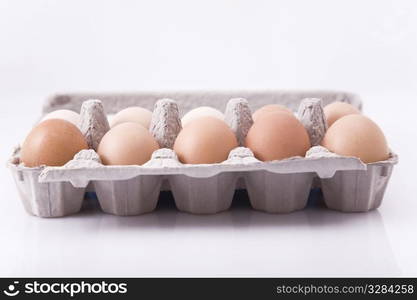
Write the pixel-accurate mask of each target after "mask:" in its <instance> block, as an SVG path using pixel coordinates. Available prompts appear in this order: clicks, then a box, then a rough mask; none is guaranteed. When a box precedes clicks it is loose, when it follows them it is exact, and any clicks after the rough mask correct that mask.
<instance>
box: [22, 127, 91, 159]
mask: <svg viewBox="0 0 417 300" xmlns="http://www.w3.org/2000/svg"><path fill="white" fill-rule="evenodd" d="M82 149H88V146H87V142H86V140H85V138H84V136H83V134H82V133H81V131H80V130H79V129H78V128H77V127H76V126H75V125H74V124H72V123H71V122H68V121H65V120H61V119H49V120H45V121H43V122H41V123H39V124H38V125H36V126H35V127H34V128H33V129H32V130H31V131H30V133H29V135H28V136H27V137H26V139H25V141H24V142H23V144H22V149H21V156H20V159H21V161H22V162H23V164H24V165H25V166H26V167H37V166H41V165H47V166H62V165H64V164H66V163H67V162H68V161H70V160H71V159H73V157H74V155H75V154H77V153H78V152H79V151H81V150H82Z"/></svg>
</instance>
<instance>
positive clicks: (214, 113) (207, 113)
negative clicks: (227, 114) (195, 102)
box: [181, 106, 224, 127]
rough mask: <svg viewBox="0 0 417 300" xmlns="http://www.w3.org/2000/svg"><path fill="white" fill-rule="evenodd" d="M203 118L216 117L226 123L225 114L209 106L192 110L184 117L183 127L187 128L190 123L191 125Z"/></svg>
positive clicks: (182, 120)
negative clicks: (192, 122) (193, 121)
mask: <svg viewBox="0 0 417 300" xmlns="http://www.w3.org/2000/svg"><path fill="white" fill-rule="evenodd" d="M201 117H214V118H217V119H220V120H222V121H224V114H223V113H222V112H220V111H219V110H217V109H215V108H213V107H209V106H200V107H197V108H194V109H192V110H190V111H189V112H187V113H186V114H185V115H184V116H183V117H182V119H181V123H182V127H184V126H186V125H187V124H188V123H190V121H192V120H195V119H198V118H201Z"/></svg>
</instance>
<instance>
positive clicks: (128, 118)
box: [110, 106, 152, 128]
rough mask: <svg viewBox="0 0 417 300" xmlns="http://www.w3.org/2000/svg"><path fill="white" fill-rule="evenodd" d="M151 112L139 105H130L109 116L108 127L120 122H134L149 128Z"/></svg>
mask: <svg viewBox="0 0 417 300" xmlns="http://www.w3.org/2000/svg"><path fill="white" fill-rule="evenodd" d="M151 119H152V112H151V111H150V110H147V109H146V108H142V107H139V106H131V107H128V108H125V109H123V110H121V111H119V112H118V113H117V114H115V115H114V116H113V117H112V118H111V124H110V127H111V128H113V127H115V126H117V125H119V124H121V123H126V122H134V123H138V124H140V125H142V126H143V127H145V128H149V125H150V123H151Z"/></svg>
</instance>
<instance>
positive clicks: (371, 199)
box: [8, 91, 398, 217]
mask: <svg viewBox="0 0 417 300" xmlns="http://www.w3.org/2000/svg"><path fill="white" fill-rule="evenodd" d="M94 99H100V100H94ZM171 99H175V100H171ZM334 101H342V102H347V103H350V104H352V105H354V106H355V107H357V108H358V109H360V110H361V109H362V102H361V100H360V99H359V97H358V96H356V95H354V94H351V93H345V92H331V91H304V92H300V91H265V92H248V91H239V92H165V93H159V92H154V93H152V92H149V93H135V94H60V95H55V96H53V97H51V98H49V99H48V100H47V101H46V103H45V105H44V107H43V115H45V114H46V113H48V112H51V111H54V110H57V109H70V110H74V111H77V112H80V114H81V119H82V122H81V124H80V130H81V131H82V133H83V134H84V136H85V137H86V139H87V141H88V145H89V147H90V149H89V150H82V151H80V152H79V153H78V154H76V155H75V156H74V159H73V160H71V161H70V162H68V163H67V164H66V165H64V166H62V167H48V166H40V167H36V168H28V167H25V166H24V165H23V164H22V163H21V162H20V159H19V153H20V148H19V147H17V148H16V149H15V151H14V153H13V155H12V157H11V159H10V160H9V162H8V166H9V167H10V169H11V171H12V174H13V177H14V180H15V183H16V186H17V189H18V191H19V194H20V197H21V199H22V202H23V205H24V207H25V209H26V211H27V212H28V213H30V214H32V215H36V216H40V217H62V216H66V215H70V214H74V213H77V212H79V211H80V210H81V206H82V202H83V200H84V195H85V193H86V192H87V191H94V192H95V193H96V195H97V198H98V201H99V203H100V206H101V208H102V210H103V211H104V212H106V213H110V214H114V215H119V216H127V215H139V214H143V213H148V212H151V211H153V210H154V209H155V207H156V205H157V202H158V198H159V194H160V191H161V190H162V189H168V190H171V192H172V194H173V196H174V199H175V204H176V206H177V208H178V209H179V210H181V211H185V212H189V213H195V214H213V213H218V212H221V211H224V210H227V209H229V208H230V206H231V203H232V199H233V195H234V192H235V190H236V189H238V188H245V189H246V190H247V192H248V195H249V199H250V203H251V205H252V207H253V208H254V209H257V210H262V211H265V212H269V213H290V212H293V211H296V210H300V209H303V208H305V207H306V205H307V200H308V197H309V193H310V190H311V188H312V186H313V185H315V184H318V185H319V186H320V187H321V189H322V192H323V197H324V201H325V203H326V205H327V207H328V208H330V209H335V210H339V211H343V212H365V211H369V210H372V209H376V208H377V207H379V206H380V204H381V201H382V199H383V195H384V192H385V189H386V187H387V184H388V181H389V178H390V176H391V173H392V169H393V166H394V165H395V164H396V163H397V161H398V157H397V155H395V154H394V153H391V154H390V157H389V159H388V160H386V161H381V162H376V163H369V164H364V163H363V162H361V160H360V159H358V158H355V157H343V156H339V155H336V154H334V153H331V152H329V151H328V150H327V149H325V148H323V147H321V146H319V143H320V141H321V139H322V137H323V136H324V134H325V132H326V129H327V125H326V121H325V118H324V115H323V109H322V107H323V106H324V105H327V104H329V103H331V102H334ZM271 103H276V104H281V105H285V106H287V107H288V108H290V109H291V110H292V111H293V112H294V113H295V115H296V116H297V117H298V119H299V120H300V121H301V123H302V124H303V125H304V126H305V128H306V130H307V132H308V134H309V137H310V141H311V144H312V148H311V149H310V150H309V151H308V152H307V153H306V156H305V157H292V158H288V159H284V160H279V161H271V162H262V161H259V160H258V159H256V158H255V157H254V155H253V153H252V152H251V151H250V150H249V149H248V148H245V147H244V139H245V136H246V134H247V132H248V130H249V128H250V126H251V125H252V118H251V114H252V111H254V110H255V109H257V108H259V107H261V106H263V105H266V104H271ZM203 105H208V106H211V107H214V108H217V109H219V110H221V111H224V112H225V121H226V123H227V124H228V125H229V126H230V128H231V129H232V131H233V132H234V133H235V134H236V138H237V140H238V142H239V147H237V148H235V149H233V150H232V151H231V152H230V154H229V156H228V159H227V160H226V161H224V162H221V163H216V164H198V165H189V164H182V163H181V162H180V161H179V160H178V157H177V156H176V154H175V153H174V151H173V150H172V146H173V143H174V141H175V138H176V136H177V134H178V133H179V131H180V130H181V122H180V116H181V115H183V114H184V113H185V112H187V111H189V110H191V109H193V108H196V107H199V106H203ZM129 106H141V107H144V108H147V109H150V110H153V115H152V121H151V125H150V129H149V130H150V132H151V134H152V135H153V136H154V137H155V139H156V140H157V141H158V143H159V145H160V146H161V149H158V150H156V151H155V152H154V153H153V154H152V158H151V160H150V161H148V162H147V163H145V164H144V165H142V166H137V165H135V166H133V165H132V166H105V165H103V164H101V161H100V157H99V156H98V155H97V153H96V152H95V150H96V149H97V146H98V144H99V142H100V139H101V138H102V136H103V135H104V134H105V132H106V131H107V130H109V124H108V121H107V117H106V114H112V113H116V112H118V111H120V110H121V109H123V108H126V107H129Z"/></svg>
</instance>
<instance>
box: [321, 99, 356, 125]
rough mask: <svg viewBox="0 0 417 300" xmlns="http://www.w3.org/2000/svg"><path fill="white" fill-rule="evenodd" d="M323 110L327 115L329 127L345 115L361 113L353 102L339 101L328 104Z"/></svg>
mask: <svg viewBox="0 0 417 300" xmlns="http://www.w3.org/2000/svg"><path fill="white" fill-rule="evenodd" d="M323 111H324V115H325V116H326V120H327V126H328V127H330V126H331V125H332V124H333V123H334V122H336V121H337V120H338V119H340V118H342V117H344V116H347V115H351V114H360V113H361V112H360V111H359V109H357V108H356V107H354V106H353V105H352V104H349V103H346V102H339V101H336V102H333V103H330V104H328V105H326V106H325V107H324V108H323Z"/></svg>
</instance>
